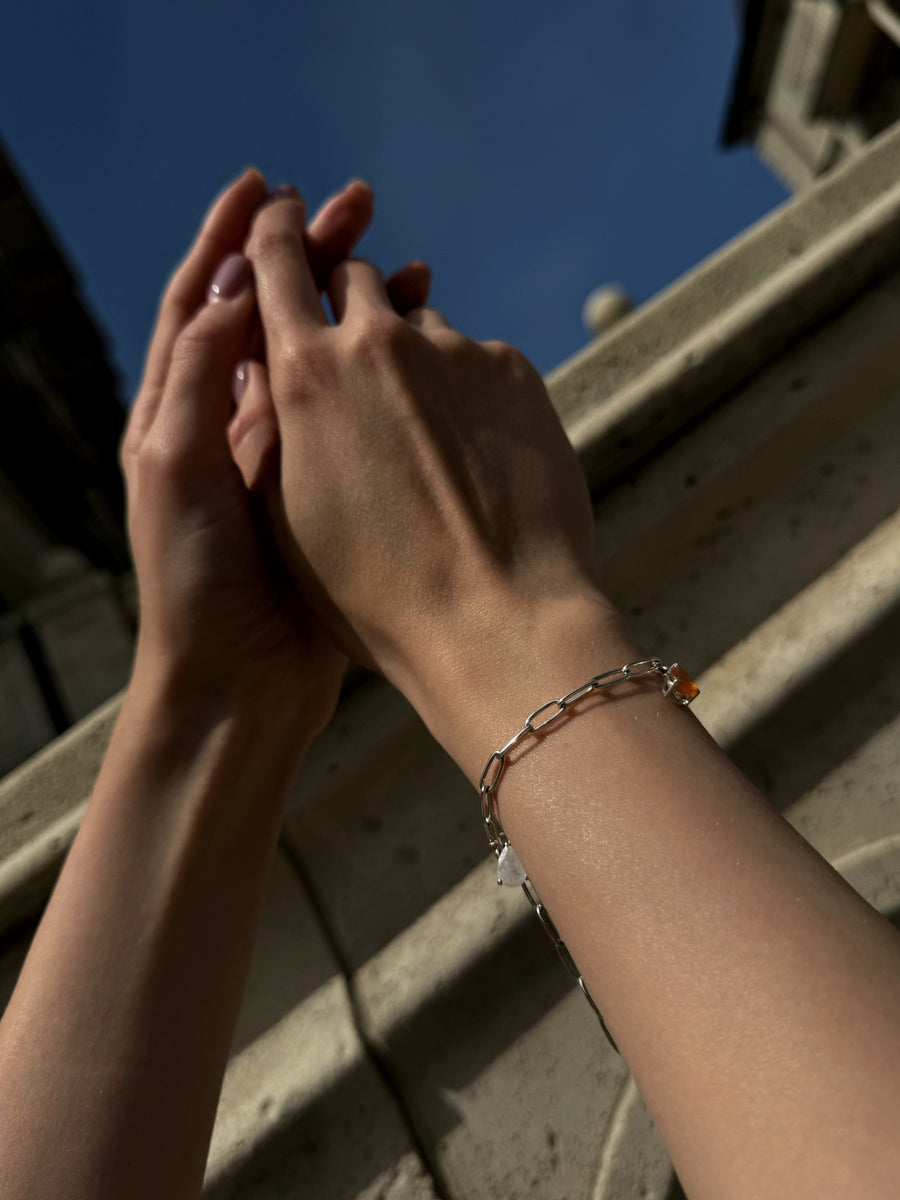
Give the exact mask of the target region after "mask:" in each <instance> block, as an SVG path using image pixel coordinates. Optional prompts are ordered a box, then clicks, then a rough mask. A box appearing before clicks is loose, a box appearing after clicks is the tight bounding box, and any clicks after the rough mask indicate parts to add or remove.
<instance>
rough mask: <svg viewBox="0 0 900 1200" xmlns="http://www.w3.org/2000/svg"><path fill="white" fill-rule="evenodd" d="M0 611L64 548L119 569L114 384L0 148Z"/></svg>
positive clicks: (118, 420)
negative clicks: (48, 557) (46, 560)
mask: <svg viewBox="0 0 900 1200" xmlns="http://www.w3.org/2000/svg"><path fill="white" fill-rule="evenodd" d="M0 413H2V425H0V611H4V610H10V609H13V608H16V607H17V606H19V605H21V604H23V603H25V602H27V601H28V600H30V599H31V598H32V597H33V596H34V595H35V594H37V593H38V592H39V591H40V589H41V587H42V579H43V575H42V562H43V561H44V557H45V553H46V552H48V551H51V550H52V549H53V548H54V547H59V546H66V547H73V548H75V549H76V550H78V551H80V552H81V554H83V555H84V556H85V558H86V559H87V560H88V562H89V563H91V564H93V565H94V566H97V567H101V568H105V569H108V570H111V571H113V572H114V573H115V572H121V571H123V570H125V569H126V568H127V566H128V563H129V556H128V549H127V542H126V537H125V529H124V503H123V489H122V482H121V478H120V473H119V468H118V462H117V447H118V442H119V439H120V437H121V434H122V429H123V425H124V421H125V411H124V408H123V405H122V402H121V400H120V398H119V385H118V379H117V377H116V374H115V372H114V370H113V368H112V366H111V364H110V360H109V356H108V352H107V347H106V344H105V341H104V338H103V335H102V333H101V332H100V330H99V328H98V326H97V323H96V321H95V320H94V318H93V317H92V316H91V314H90V313H89V312H88V310H87V308H86V306H85V302H84V299H83V298H82V296H81V294H80V292H79V286H78V280H77V278H76V276H75V274H74V272H73V270H72V268H71V266H70V265H69V263H68V262H67V261H66V259H65V256H64V255H63V253H62V251H61V249H60V247H59V245H58V244H57V242H56V241H55V239H54V238H53V236H52V234H51V233H50V231H49V229H48V227H47V223H46V221H45V220H44V219H43V218H42V216H41V214H40V212H39V211H38V209H37V206H36V204H35V203H34V201H33V200H32V198H31V197H30V196H29V194H28V191H27V188H26V187H25V185H24V183H23V181H22V179H21V177H20V176H19V175H18V173H17V172H16V170H15V169H14V167H13V165H12V163H11V162H10V158H9V155H8V154H7V153H5V151H4V149H3V147H2V146H0Z"/></svg>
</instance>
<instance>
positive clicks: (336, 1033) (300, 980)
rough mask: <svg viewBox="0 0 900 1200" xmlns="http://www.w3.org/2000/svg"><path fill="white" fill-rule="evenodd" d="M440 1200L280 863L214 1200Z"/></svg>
mask: <svg viewBox="0 0 900 1200" xmlns="http://www.w3.org/2000/svg"><path fill="white" fill-rule="evenodd" d="M301 1191H302V1192H303V1194H305V1195H314V1196H317V1197H322V1198H323V1200H329V1198H332V1197H333V1198H334V1200H338V1198H341V1200H344V1198H347V1200H349V1198H351V1197H352V1198H354V1200H377V1198H379V1197H388V1196H390V1197H393V1198H395V1200H431V1198H432V1197H433V1196H434V1191H433V1188H432V1185H431V1181H430V1178H429V1176H428V1173H427V1171H426V1169H425V1167H424V1165H423V1164H422V1162H421V1159H420V1158H419V1156H418V1154H417V1153H416V1151H415V1149H414V1148H413V1146H412V1144H411V1142H410V1139H409V1135H408V1133H407V1131H406V1128H405V1126H404V1124H403V1121H402V1118H401V1116H400V1113H399V1111H398V1109H397V1107H396V1104H395V1101H394V1099H393V1097H392V1096H391V1095H390V1093H389V1092H388V1091H387V1089H386V1088H385V1086H384V1083H383V1082H382V1080H381V1078H380V1076H379V1075H378V1072H377V1071H376V1069H375V1068H374V1066H373V1065H372V1063H371V1061H370V1060H369V1058H368V1057H367V1055H366V1053H365V1051H364V1048H363V1045H362V1043H361V1041H360V1039H359V1036H358V1034H357V1032H356V1028H355V1026H354V1021H353V1014H352V1010H351V1007H350V1002H349V997H348V994H347V988H346V984H345V981H344V979H343V977H342V975H341V974H340V972H339V969H338V965H337V963H336V962H335V960H334V957H333V956H332V954H331V951H330V949H329V947H328V944H327V942H326V941H325V938H324V937H323V934H322V932H321V929H320V927H319V924H318V921H317V919H316V916H315V914H314V912H313V910H312V908H311V906H310V903H309V900H308V899H307V897H306V896H305V894H304V893H303V890H302V888H301V887H300V885H299V881H298V880H297V878H296V875H295V873H294V871H293V869H292V867H291V866H290V865H289V863H288V861H287V859H286V858H285V856H284V855H283V854H279V856H278V858H277V860H276V863H275V867H274V870H273V872H272V876H271V878H270V881H269V887H268V890H267V894H266V900H265V905H264V910H263V916H262V922H261V928H260V936H259V939H258V941H257V944H256V948H255V952H254V957H253V963H252V967H251V973H250V980H249V984H248V987H247V991H246V993H245V996H244V1001H243V1005H242V1008H241V1014H240V1018H239V1021H238V1027H237V1030H236V1033H235V1037H234V1041H233V1044H232V1057H231V1060H230V1062H229V1066H228V1071H227V1074H226V1078H225V1086H224V1088H223V1091H222V1096H221V1100H220V1103H219V1109H218V1113H217V1116H216V1125H215V1131H214V1134H213V1141H212V1146H211V1149H210V1157H209V1163H208V1168H207V1183H206V1188H205V1191H204V1195H206V1196H208V1197H215V1198H216V1200H225V1197H229V1198H230V1197H235V1198H237V1197H240V1200H276V1198H281V1197H284V1198H287V1197H294V1196H296V1195H298V1194H299V1192H301Z"/></svg>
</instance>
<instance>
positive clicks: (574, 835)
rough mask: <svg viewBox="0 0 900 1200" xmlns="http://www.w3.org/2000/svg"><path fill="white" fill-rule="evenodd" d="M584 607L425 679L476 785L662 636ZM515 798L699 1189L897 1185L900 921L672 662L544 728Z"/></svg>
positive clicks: (537, 862)
mask: <svg viewBox="0 0 900 1200" xmlns="http://www.w3.org/2000/svg"><path fill="white" fill-rule="evenodd" d="M570 617H571V614H567V617H566V619H563V620H560V621H556V622H554V621H553V619H552V614H549V615H548V614H546V613H545V614H543V619H542V620H541V621H540V622H538V623H535V624H533V625H532V626H531V627H529V626H528V625H527V624H526V625H525V626H524V627H523V628H521V629H520V630H518V631H517V632H516V636H515V637H513V638H510V640H509V641H508V642H507V641H506V640H505V636H500V637H499V639H498V641H497V643H496V654H495V655H494V656H493V657H492V652H491V651H490V650H489V649H488V648H487V647H486V646H485V647H482V650H481V653H480V654H479V655H477V656H476V658H475V660H474V661H473V662H472V664H471V666H470V667H469V668H467V669H466V670H465V671H463V672H459V671H457V673H456V674H455V675H454V676H453V677H452V678H450V677H448V675H447V669H448V668H447V666H446V664H444V666H443V670H442V671H441V673H440V674H441V679H440V683H437V682H436V681H429V682H430V684H431V686H428V685H426V686H424V687H423V686H422V684H421V682H420V683H419V685H418V695H417V696H416V697H415V699H416V702H417V703H418V704H420V706H422V707H423V709H424V710H426V715H427V719H428V720H429V723H430V724H431V725H432V728H433V729H434V730H435V732H436V733H438V735H439V736H440V737H441V740H443V741H444V744H445V745H446V746H447V748H448V749H449V750H450V751H451V753H453V754H454V756H455V757H456V758H457V761H459V762H460V765H461V766H462V767H463V769H464V770H465V771H466V773H467V774H468V776H469V778H470V779H471V780H472V782H473V783H477V780H478V778H479V776H480V774H481V770H482V768H483V766H484V764H485V761H486V760H487V757H488V755H489V753H490V752H491V751H492V750H494V749H497V748H499V747H500V746H503V745H504V744H505V743H506V741H507V740H508V739H509V738H510V737H511V736H512V735H513V734H515V733H516V732H517V731H518V730H519V729H520V728H521V727H522V725H523V723H524V720H525V718H526V717H527V715H528V713H529V712H530V711H532V710H534V709H536V708H537V707H538V706H539V705H540V704H542V703H544V702H545V701H547V700H550V699H552V698H553V697H554V696H561V695H563V694H564V693H566V692H567V691H569V690H571V689H572V688H575V687H577V686H578V685H580V684H582V683H584V682H585V681H586V680H588V679H590V678H591V677H592V676H593V675H595V674H597V673H599V672H601V671H605V670H609V669H611V668H614V667H618V666H621V665H622V664H624V663H625V662H628V661H629V660H632V659H636V658H641V657H643V656H644V654H645V653H646V651H645V650H644V649H643V648H642V647H640V646H639V645H637V644H635V643H634V642H633V641H632V640H631V639H630V638H629V637H628V635H627V634H626V633H624V632H623V631H622V629H621V626H619V625H617V623H616V622H615V621H609V620H608V619H607V618H606V617H604V616H601V615H599V613H598V614H594V616H593V617H586V618H584V619H582V618H575V619H569V618H570ZM507 628H510V626H509V624H507ZM648 649H649V650H650V651H651V652H652V647H649V648H648ZM501 656H503V657H504V659H505V661H501ZM686 665H687V666H689V665H690V664H686ZM465 679H468V680H469V681H471V682H470V683H468V684H467V683H465V682H464V680H465ZM412 690H413V691H415V690H416V688H415V687H414V688H413V689H412ZM428 697H433V699H429V698H428ZM497 802H498V808H499V812H500V817H501V820H502V823H503V826H504V828H505V830H506V833H507V834H508V836H509V838H510V841H511V843H512V844H513V846H514V847H515V848H516V850H517V852H518V854H519V856H520V858H521V859H522V861H523V863H524V865H525V867H526V869H527V871H528V874H529V876H530V878H531V879H532V881H533V883H534V885H535V887H536V889H537V891H538V893H539V894H540V896H541V899H542V900H543V902H544V903H545V904H546V906H547V910H548V912H549V913H550V915H551V916H552V918H553V920H554V922H555V923H556V925H557V927H558V929H559V931H560V933H561V935H562V937H563V938H564V940H565V941H566V943H567V945H568V948H569V950H570V952H571V953H572V955H573V957H574V959H575V961H576V963H577V964H578V966H579V969H580V970H581V971H582V973H583V975H584V977H585V980H586V982H587V984H588V986H589V988H590V990H591V993H592V995H593V996H594V998H595V1000H596V1001H597V1003H598V1006H599V1007H600V1009H601V1011H602V1012H603V1014H604V1017H605V1019H606V1022H607V1024H608V1025H609V1027H610V1029H611V1032H612V1034H613V1036H614V1037H615V1039H616V1041H617V1043H618V1045H619V1047H620V1048H621V1050H622V1052H623V1054H624V1056H625V1058H626V1060H627V1062H628V1065H629V1067H630V1068H631V1070H632V1072H633V1074H634V1076H635V1079H636V1082H637V1084H638V1086H639V1088H640V1090H641V1092H642V1094H643V1096H644V1098H645V1100H646V1101H647V1103H648V1106H649V1107H650V1109H651V1112H652V1113H653V1115H654V1118H655V1120H656V1122H657V1125H658V1127H659V1129H660V1131H661V1133H662V1135H663V1137H664V1139H665V1141H666V1144H667V1146H668V1148H669V1151H670V1153H671V1154H672V1157H673V1160H674V1162H675V1165H676V1168H677V1169H678V1170H679V1174H680V1175H681V1178H682V1182H683V1183H684V1185H685V1188H686V1190H687V1192H688V1194H689V1195H690V1196H691V1198H692V1200H704V1198H705V1197H708V1198H710V1200H712V1198H715V1200H731V1198H736V1197H750V1196H757V1195H766V1196H787V1195H790V1196H791V1197H793V1198H795V1200H797V1198H802V1197H807V1196H809V1197H812V1196H819V1195H824V1194H827V1195H829V1196H834V1197H851V1196H853V1197H855V1196H858V1195H860V1194H862V1193H865V1194H866V1195H867V1196H871V1197H881V1196H884V1197H887V1196H889V1195H894V1194H895V1193H896V1180H897V1178H898V1177H900V1153H898V1149H897V1142H896V1128H897V1124H898V1121H900V1100H898V1094H897V1089H896V1079H897V1077H898V1074H900V936H898V934H897V933H896V931H895V930H894V929H893V928H892V927H891V926H890V925H889V924H888V923H887V922H886V921H885V920H884V919H883V918H882V917H880V916H879V915H878V914H877V913H875V912H874V910H872V909H871V908H870V907H869V906H868V905H866V904H865V903H864V902H863V901H862V900H861V899H859V898H858V897H857V896H856V895H855V893H853V892H852V891H851V890H850V889H849V888H848V887H847V886H846V885H845V884H844V883H843V881H842V880H840V878H839V877H838V876H837V875H836V874H835V873H834V872H833V871H832V870H831V868H830V867H829V866H828V865H827V864H826V863H825V862H824V861H823V860H822V859H821V858H820V857H819V856H818V855H817V854H816V853H815V852H814V851H813V850H812V849H811V848H810V847H809V846H808V845H807V844H806V843H805V842H804V841H803V840H802V839H801V838H800V837H799V836H798V835H797V834H796V833H795V832H794V831H793V830H792V829H791V828H790V826H788V825H787V823H786V822H784V821H783V820H782V818H781V817H780V816H778V815H777V814H776V813H775V812H774V811H773V810H772V809H771V808H770V807H769V806H768V804H767V803H766V802H765V801H764V799H763V798H762V797H760V796H759V794H758V793H757V792H756V790H755V789H754V788H753V787H752V785H751V784H750V783H749V782H748V781H747V780H746V779H745V778H744V777H743V776H742V775H741V774H740V773H739V772H738V771H737V770H736V769H735V768H734V767H733V766H732V765H731V763H730V762H729V761H728V760H727V758H726V757H725V756H724V755H723V754H722V753H721V752H720V751H719V749H718V748H717V747H716V746H715V744H714V743H713V742H712V741H711V739H709V737H708V736H707V735H706V733H705V731H704V730H703V729H702V727H701V726H700V725H699V723H698V722H697V721H696V720H695V719H694V718H693V716H692V715H691V714H690V713H689V712H687V711H685V710H683V709H681V708H679V707H678V706H676V705H674V704H672V703H671V702H669V701H668V700H664V699H663V698H662V695H661V689H660V686H659V680H658V679H652V680H647V681H645V682H643V683H633V684H623V685H620V686H618V687H615V688H612V689H610V690H609V691H608V692H606V693H601V694H600V695H598V696H597V697H592V698H591V699H590V700H588V701H586V702H585V703H584V704H583V705H581V706H580V707H579V708H578V709H577V710H576V711H575V713H574V714H573V715H572V716H571V717H570V718H568V719H567V720H565V721H562V722H560V723H559V724H557V725H556V726H555V727H554V729H553V731H552V732H551V733H548V734H547V735H546V736H544V737H534V738H529V739H528V740H527V741H526V742H523V744H522V745H521V747H519V748H518V749H517V750H516V751H514V752H513V755H512V756H511V758H510V761H509V765H508V766H507V769H506V771H505V773H504V775H503V779H502V783H501V785H500V787H499V788H498V790H497ZM598 1036H600V1034H599V1030H598Z"/></svg>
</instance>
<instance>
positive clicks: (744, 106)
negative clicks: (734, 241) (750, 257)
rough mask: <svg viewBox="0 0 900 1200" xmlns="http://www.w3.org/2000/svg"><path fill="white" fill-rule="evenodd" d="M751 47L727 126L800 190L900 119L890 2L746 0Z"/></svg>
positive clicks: (899, 39) (898, 51) (728, 136)
mask: <svg viewBox="0 0 900 1200" xmlns="http://www.w3.org/2000/svg"><path fill="white" fill-rule="evenodd" d="M738 8H739V11H740V15H741V19H742V21H743V44H742V48H741V56H740V61H739V64H738V69H737V72H736V76H735V82H734V89H733V93H732V96H731V100H730V104H729V107H728V113H727V117H726V121H725V127H724V130H723V141H724V142H725V144H726V145H733V144H734V143H736V142H740V141H744V140H750V141H752V142H753V143H754V144H755V146H756V149H757V151H758V152H759V154H760V155H761V156H762V158H763V159H764V160H765V161H766V162H767V163H768V164H769V166H770V167H771V168H772V170H773V171H774V172H775V174H776V175H778V176H779V178H780V179H781V180H782V181H783V182H784V183H786V184H787V185H788V187H790V188H793V189H797V188H800V187H803V186H804V185H805V184H807V183H809V181H810V180H811V179H814V178H816V176H818V175H822V174H824V173H825V172H826V171H828V170H830V169H831V168H832V167H833V166H835V165H836V164H837V163H839V162H842V161H843V160H844V159H845V158H847V157H848V156H849V155H851V154H853V153H854V152H855V151H857V150H859V149H861V148H862V147H863V146H864V145H865V144H866V143H867V142H868V141H870V140H871V139H872V138H873V137H876V136H877V135H878V134H879V133H881V132H882V131H883V130H885V129H887V128H888V126H889V125H892V124H893V123H894V121H896V120H897V118H898V117H900V15H898V13H897V10H896V8H895V7H894V6H893V4H891V3H889V2H888V0H739V3H738Z"/></svg>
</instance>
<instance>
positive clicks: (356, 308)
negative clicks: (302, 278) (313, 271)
mask: <svg viewBox="0 0 900 1200" xmlns="http://www.w3.org/2000/svg"><path fill="white" fill-rule="evenodd" d="M328 299H329V301H330V302H331V310H332V312H333V313H334V319H335V321H338V322H345V321H353V320H355V319H357V317H358V316H362V315H363V314H364V313H367V312H371V310H372V309H373V308H374V309H382V310H384V311H387V312H393V311H394V309H393V305H392V304H391V300H390V297H389V296H388V292H387V287H386V285H385V282H384V276H383V275H382V274H381V272H380V271H379V270H378V268H377V267H373V266H372V264H371V263H368V262H366V261H365V260H364V259H361V258H348V259H346V260H345V261H344V262H342V263H338V265H337V266H336V267H335V269H334V271H332V273H331V279H330V280H329V281H328Z"/></svg>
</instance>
